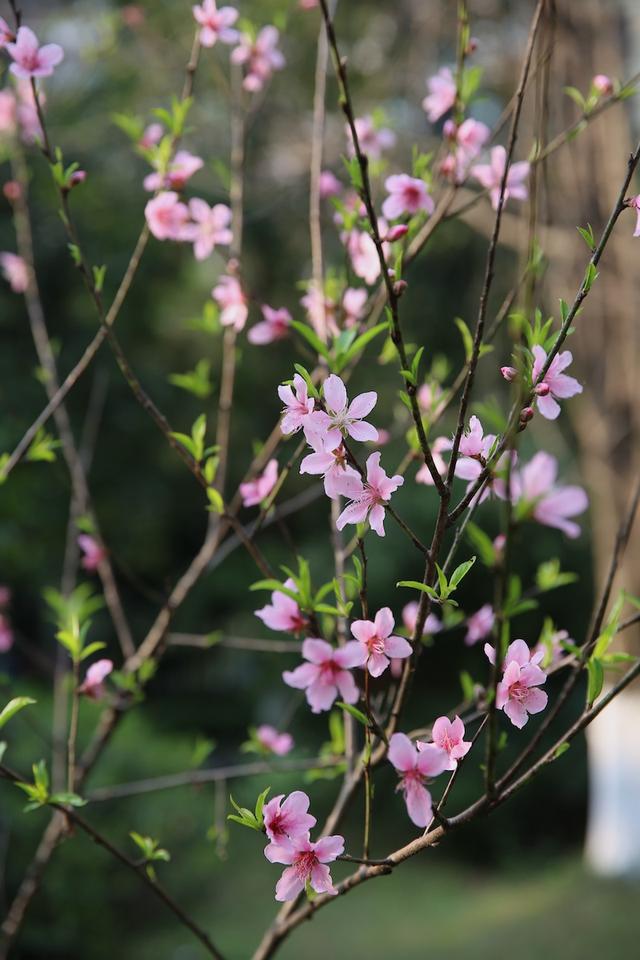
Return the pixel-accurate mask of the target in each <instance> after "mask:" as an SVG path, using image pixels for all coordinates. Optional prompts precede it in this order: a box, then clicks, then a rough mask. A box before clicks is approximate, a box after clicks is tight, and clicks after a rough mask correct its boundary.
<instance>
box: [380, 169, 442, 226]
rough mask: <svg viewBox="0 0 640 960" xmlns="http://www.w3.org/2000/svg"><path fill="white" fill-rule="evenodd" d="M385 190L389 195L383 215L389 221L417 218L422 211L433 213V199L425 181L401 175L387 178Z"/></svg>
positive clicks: (404, 174) (383, 206) (383, 208)
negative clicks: (405, 217) (406, 217)
mask: <svg viewBox="0 0 640 960" xmlns="http://www.w3.org/2000/svg"><path fill="white" fill-rule="evenodd" d="M384 188H385V190H386V191H387V193H388V194H389V196H388V197H387V199H386V200H385V201H384V203H383V204H382V213H383V214H384V216H385V217H386V218H387V220H396V219H397V218H398V217H402V216H405V215H406V216H410V217H413V216H415V214H416V213H419V212H420V211H421V210H424V211H425V212H426V213H433V209H434V207H433V198H432V197H430V196H429V194H428V192H427V185H426V183H425V182H424V180H418V179H417V178H416V177H410V176H409V175H408V174H406V173H400V174H397V175H396V176H393V177H387V179H386V180H385V182H384Z"/></svg>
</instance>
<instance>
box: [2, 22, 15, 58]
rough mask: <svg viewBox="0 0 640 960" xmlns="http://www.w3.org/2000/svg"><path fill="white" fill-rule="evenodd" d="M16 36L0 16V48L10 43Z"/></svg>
mask: <svg viewBox="0 0 640 960" xmlns="http://www.w3.org/2000/svg"><path fill="white" fill-rule="evenodd" d="M15 38H16V35H15V33H14V32H13V30H12V29H11V27H10V26H9V24H8V23H7V21H6V20H5V19H4V17H0V50H3V49H4V48H5V47H6V46H7V44H8V43H12V42H13V41H14V40H15Z"/></svg>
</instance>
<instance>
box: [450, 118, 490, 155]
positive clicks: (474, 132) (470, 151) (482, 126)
mask: <svg viewBox="0 0 640 960" xmlns="http://www.w3.org/2000/svg"><path fill="white" fill-rule="evenodd" d="M490 135H491V131H490V130H489V127H488V126H487V125H486V123H481V122H480V121H479V120H474V119H473V117H468V118H467V119H466V120H464V121H463V122H462V123H461V124H460V126H459V127H458V129H457V131H456V135H455V139H456V143H457V144H458V157H459V159H464V160H465V161H470V160H473V158H474V157H477V156H478V154H479V153H480V151H481V150H482V148H483V147H484V145H485V143H486V142H487V140H488V139H489V137H490Z"/></svg>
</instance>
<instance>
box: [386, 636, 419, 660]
mask: <svg viewBox="0 0 640 960" xmlns="http://www.w3.org/2000/svg"><path fill="white" fill-rule="evenodd" d="M384 652H385V653H386V654H387V656H389V657H393V658H394V659H398V660H402V659H403V658H404V657H410V656H411V654H412V653H413V649H412V647H411V644H410V643H409V641H408V640H406V639H405V638H404V637H387V639H386V642H385V645H384Z"/></svg>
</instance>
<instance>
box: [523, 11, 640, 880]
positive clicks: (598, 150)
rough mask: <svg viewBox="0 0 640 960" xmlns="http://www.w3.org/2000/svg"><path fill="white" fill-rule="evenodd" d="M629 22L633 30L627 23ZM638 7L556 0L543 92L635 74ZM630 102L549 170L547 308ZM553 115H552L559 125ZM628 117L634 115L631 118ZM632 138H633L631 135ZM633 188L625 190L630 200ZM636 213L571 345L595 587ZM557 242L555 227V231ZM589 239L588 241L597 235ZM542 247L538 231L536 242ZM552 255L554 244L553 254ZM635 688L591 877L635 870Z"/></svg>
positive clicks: (636, 431) (632, 453)
mask: <svg viewBox="0 0 640 960" xmlns="http://www.w3.org/2000/svg"><path fill="white" fill-rule="evenodd" d="M633 21H635V23H634V22H633ZM639 28H640V5H637V4H635V3H634V0H632V2H631V3H629V2H624V0H610V2H609V3H602V2H601V0H582V2H581V3H579V4H570V3H567V2H563V0H559V2H558V4H557V17H556V24H555V50H554V57H553V66H552V76H551V85H550V88H551V90H552V91H559V90H561V89H562V88H563V87H565V86H574V87H577V88H578V89H579V90H581V91H587V90H588V89H589V87H590V84H591V79H592V77H593V76H594V75H595V74H598V73H604V74H607V75H608V76H611V77H615V78H619V79H621V80H623V79H625V78H626V77H628V76H630V75H631V74H632V73H633V72H635V71H636V70H637V68H638V56H637V54H638V52H639V50H640V37H639V36H638V30H639ZM636 110H637V107H636V106H635V102H634V100H633V99H632V100H630V101H627V102H626V103H625V104H624V105H623V106H622V107H614V108H613V109H611V110H608V111H607V112H606V113H605V114H604V115H603V116H602V117H600V118H599V119H598V120H596V121H595V122H594V124H593V126H592V127H591V128H590V129H589V130H588V131H587V132H586V133H585V134H584V135H583V136H579V137H578V138H577V139H576V140H574V141H573V142H572V143H571V144H569V146H568V148H567V149H565V150H563V151H560V153H559V154H558V155H557V157H556V158H554V159H553V160H552V161H551V162H552V163H553V176H552V177H549V179H548V181H547V179H546V178H545V177H543V178H542V182H543V184H544V185H545V187H546V184H547V182H548V183H549V184H550V187H549V191H548V193H545V195H544V196H541V198H540V199H541V207H540V212H541V214H542V218H543V222H544V217H545V214H546V211H550V212H552V216H553V224H554V227H555V228H557V227H558V226H559V225H560V226H563V227H564V228H565V237H564V249H565V254H564V256H561V257H560V258H559V259H557V258H556V257H554V255H553V251H550V254H551V255H550V267H549V271H548V274H547V277H546V284H547V288H548V293H549V295H550V296H549V302H550V303H557V302H558V297H560V296H564V297H565V299H570V298H569V297H567V290H569V291H573V290H577V289H578V286H579V283H580V281H581V279H582V276H583V275H584V269H585V263H586V248H585V246H584V245H583V244H582V243H581V242H576V236H577V234H576V231H575V227H576V225H578V226H586V224H587V223H592V224H594V228H595V225H596V224H599V225H600V224H604V223H605V222H606V220H607V217H608V214H609V211H610V210H611V208H612V206H613V203H614V201H615V198H616V194H617V192H618V190H619V187H620V182H621V180H622V177H623V175H624V165H625V161H626V158H627V155H628V154H629V152H630V151H631V149H632V135H631V129H632V127H634V126H635V127H636V129H637V126H638V124H637V123H634V119H635V117H634V111H636ZM575 111H576V107H575V105H574V104H573V102H572V101H571V100H570V99H569V98H568V97H566V98H564V99H563V100H561V99H560V98H559V97H558V96H555V94H554V100H553V104H552V107H551V116H550V117H549V120H550V128H551V129H552V130H553V129H559V128H561V127H562V126H566V125H567V124H568V123H570V122H571V121H572V120H574V119H575ZM556 114H557V115H556ZM636 116H637V114H636ZM636 136H637V134H636ZM636 191H637V187H636V188H635V189H632V192H636ZM634 226H635V211H629V213H628V214H624V215H623V217H622V218H621V220H620V221H619V223H618V226H617V227H616V230H615V233H614V236H613V238H612V240H611V242H610V243H609V245H608V246H607V250H606V252H605V255H604V258H603V261H602V265H601V274H600V277H599V279H598V281H597V283H596V284H595V285H594V287H593V290H592V292H591V294H590V296H589V299H588V301H587V305H586V307H585V309H584V312H583V313H582V314H581V315H580V316H579V318H578V319H577V322H576V326H577V328H578V329H579V333H578V335H576V336H575V337H572V338H571V339H570V341H569V348H570V349H571V350H573V352H574V354H575V357H576V359H577V361H578V362H577V364H576V366H577V367H578V369H579V370H580V371H582V373H583V375H584V379H585V382H586V384H587V385H588V387H587V389H585V392H584V394H583V395H582V396H581V397H580V398H579V400H578V401H577V402H574V403H572V404H568V405H567V409H568V411H569V413H570V415H571V416H572V418H573V426H574V428H575V431H576V435H577V437H578V442H579V448H580V459H581V466H582V470H583V474H584V478H585V480H586V485H587V486H588V488H589V491H590V494H591V526H592V535H593V560H594V574H595V580H596V584H598V585H600V584H602V583H603V581H604V578H605V576H606V572H607V568H608V564H609V560H610V556H611V549H612V545H613V542H614V538H615V532H616V530H617V528H618V526H619V524H620V521H621V519H622V518H623V516H624V515H625V512H626V510H627V509H628V505H629V501H630V498H631V493H632V490H633V488H634V486H635V484H636V482H637V479H638V475H639V467H640V463H639V450H640V442H639V441H640V403H639V399H640V397H639V390H638V386H639V383H640V364H639V362H638V361H639V357H640V349H639V347H640V324H639V322H638V321H639V317H638V288H639V274H638V257H640V246H639V245H640V240H638V239H633V238H632V233H633V229H634ZM554 232H556V233H557V229H556V230H555V231H554ZM596 235H597V231H596ZM541 239H542V245H543V247H544V246H545V236H544V229H543V230H542V232H541ZM554 245H555V244H554ZM621 587H624V588H625V589H626V590H629V591H630V592H631V593H633V594H635V595H638V594H640V536H638V535H637V533H636V535H635V536H632V538H631V541H630V543H629V546H628V548H627V551H626V555H625V558H624V562H623V564H622V565H621V568H620V570H619V572H618V576H617V578H616V587H615V588H614V594H613V595H614V597H615V590H617V589H619V588H621ZM618 642H619V644H620V646H621V647H622V648H623V649H627V650H629V651H631V652H633V653H634V654H640V631H639V630H638V628H637V627H632V628H631V629H629V630H628V631H626V632H625V633H624V634H623V635H622V636H621V637H620V638H619V641H618ZM638 730H640V690H639V689H638V686H637V685H636V686H635V687H634V688H632V689H629V690H628V691H627V692H625V693H624V694H623V695H622V696H620V697H619V698H618V699H617V700H616V701H614V703H612V704H611V706H610V708H608V709H607V710H606V711H604V712H603V714H602V716H601V718H599V719H598V721H597V723H595V724H594V725H593V727H590V728H589V737H588V745H589V760H590V782H591V791H590V807H589V824H588V831H587V844H586V855H587V859H588V862H589V864H590V865H591V867H592V868H593V869H594V870H596V871H597V872H601V873H608V874H625V873H630V872H633V873H635V872H640V821H639V819H638V810H640V745H639V743H638V739H637V731H638Z"/></svg>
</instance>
